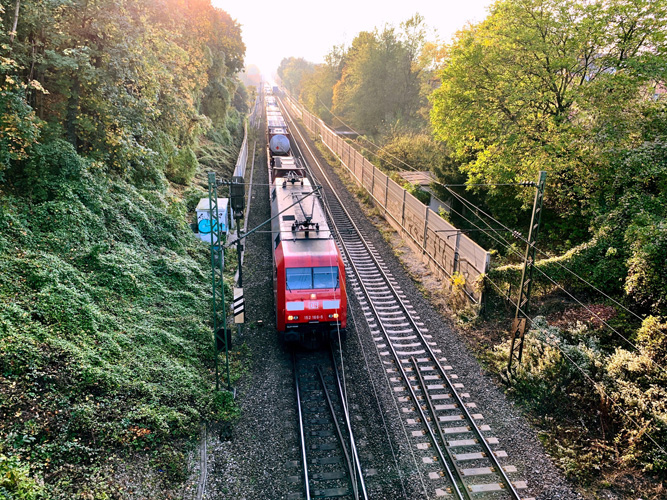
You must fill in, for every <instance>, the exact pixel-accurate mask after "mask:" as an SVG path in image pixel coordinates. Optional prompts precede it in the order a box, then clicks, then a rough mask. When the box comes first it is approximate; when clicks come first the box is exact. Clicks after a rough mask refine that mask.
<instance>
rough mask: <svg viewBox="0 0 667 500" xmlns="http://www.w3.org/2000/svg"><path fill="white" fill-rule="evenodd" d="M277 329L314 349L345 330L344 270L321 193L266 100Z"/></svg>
mask: <svg viewBox="0 0 667 500" xmlns="http://www.w3.org/2000/svg"><path fill="white" fill-rule="evenodd" d="M266 116H267V158H268V162H267V163H268V168H269V179H270V182H271V187H270V197H271V237H272V242H273V243H272V245H271V246H272V253H273V290H274V296H275V305H276V327H277V330H278V335H279V336H280V338H281V340H283V341H284V342H286V343H299V344H301V345H305V346H310V347H312V346H317V345H319V344H320V343H321V342H323V341H329V340H336V339H339V340H343V339H344V338H345V336H346V331H347V330H346V329H347V293H346V289H345V267H344V264H343V259H342V257H341V254H340V251H339V250H338V246H337V245H336V242H335V241H334V239H333V235H332V232H331V229H330V228H329V225H328V223H327V219H326V217H325V213H324V209H323V207H322V200H321V197H320V194H319V189H318V188H317V187H316V186H313V185H312V184H311V182H310V180H309V179H308V177H307V176H306V171H305V168H303V166H302V164H301V162H300V160H299V159H298V158H296V157H294V156H293V155H292V154H291V153H292V147H291V140H290V133H289V129H288V127H287V123H286V121H285V119H284V118H283V115H282V112H281V111H280V108H279V106H278V103H277V101H276V99H275V98H274V97H267V99H266Z"/></svg>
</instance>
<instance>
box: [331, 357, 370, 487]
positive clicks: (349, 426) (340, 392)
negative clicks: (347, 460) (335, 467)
mask: <svg viewBox="0 0 667 500" xmlns="http://www.w3.org/2000/svg"><path fill="white" fill-rule="evenodd" d="M331 362H332V363H333V367H334V374H335V375H336V385H337V387H338V397H339V399H340V401H341V405H342V406H343V414H344V415H345V425H346V426H347V431H348V433H349V434H350V449H351V450H352V456H353V459H354V468H355V472H356V474H357V476H356V477H357V478H358V480H359V484H360V485H361V492H362V494H363V498H364V500H367V499H368V493H367V491H366V483H365V482H364V474H363V471H362V470H361V461H360V460H359V453H358V452H357V444H356V442H355V440H354V433H353V432H352V422H351V421H350V412H349V410H348V407H347V403H346V399H345V393H344V391H343V384H342V383H341V380H340V375H339V374H338V370H337V369H336V361H335V356H334V352H333V347H332V348H331Z"/></svg>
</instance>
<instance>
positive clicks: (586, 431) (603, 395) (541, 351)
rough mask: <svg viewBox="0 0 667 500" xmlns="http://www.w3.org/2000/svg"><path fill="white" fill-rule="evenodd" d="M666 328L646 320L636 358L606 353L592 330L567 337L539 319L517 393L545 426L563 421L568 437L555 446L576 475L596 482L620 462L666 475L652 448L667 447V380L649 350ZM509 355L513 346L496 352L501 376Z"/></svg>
mask: <svg viewBox="0 0 667 500" xmlns="http://www.w3.org/2000/svg"><path fill="white" fill-rule="evenodd" d="M664 329H665V325H664V324H661V323H659V321H658V320H657V319H656V318H648V319H647V320H645V321H644V324H643V325H642V328H641V329H640V333H639V336H640V337H641V338H642V339H643V340H642V341H641V343H640V347H639V351H638V352H635V353H631V352H629V351H626V350H624V349H620V348H616V349H613V350H611V351H610V350H608V349H605V348H604V347H603V346H602V345H601V343H600V341H599V340H598V339H597V338H596V336H595V335H594V334H593V332H591V331H590V330H588V328H586V327H585V326H581V325H580V326H578V327H577V328H575V329H573V330H570V331H560V330H559V329H557V328H555V327H552V326H548V325H547V323H546V321H545V320H544V318H542V317H537V318H535V319H534V321H533V323H532V326H531V329H530V331H529V332H527V333H526V339H525V342H524V351H523V360H522V363H521V364H520V365H515V370H514V372H513V374H512V376H511V378H510V379H509V383H510V388H511V391H512V393H513V394H514V395H515V397H517V398H519V399H520V400H521V401H522V402H523V403H524V404H525V405H526V406H528V407H529V408H531V410H532V411H533V412H534V413H535V414H536V415H538V416H540V417H541V418H542V419H544V422H545V423H549V422H551V425H554V424H556V422H557V427H555V428H553V429H552V433H558V434H561V435H558V436H554V437H555V438H556V439H557V440H558V441H560V445H559V444H557V443H555V442H554V443H553V444H552V446H554V447H555V449H554V450H553V451H554V453H555V454H556V455H557V458H559V460H560V462H561V464H562V465H563V467H564V469H565V470H566V472H568V474H569V475H571V476H573V477H577V478H579V479H580V480H591V479H593V478H594V477H596V476H597V475H598V474H599V471H600V470H602V469H604V468H607V467H610V466H612V465H615V464H616V465H618V464H625V465H629V466H634V467H641V468H644V469H646V470H649V471H653V472H664V471H665V470H666V469H667V460H665V457H664V454H662V453H661V452H660V450H659V449H658V448H657V447H656V446H655V443H654V442H653V441H655V442H657V443H658V444H659V445H661V446H663V447H664V446H665V443H666V442H667V428H666V426H665V419H666V418H667V404H666V401H667V391H666V390H665V387H666V386H665V382H667V377H666V376H665V373H664V370H663V369H662V368H660V365H656V364H654V363H652V362H651V360H650V359H649V357H648V354H649V351H647V350H646V347H645V346H646V345H655V344H653V341H654V340H655V339H657V338H659V337H662V336H663V335H664ZM661 341H662V342H663V343H664V337H663V339H662V340H661ZM508 350H509V345H508V343H507V342H506V343H504V344H501V345H499V346H497V347H496V354H495V358H494V359H495V363H496V365H497V368H498V369H499V370H502V369H503V368H504V367H505V366H506V364H507V352H508ZM652 352H654V353H655V351H652ZM664 360H665V358H664V357H662V358H661V359H660V361H659V364H662V365H664ZM591 382H592V383H591ZM568 448H569V449H568ZM575 464H578V466H575Z"/></svg>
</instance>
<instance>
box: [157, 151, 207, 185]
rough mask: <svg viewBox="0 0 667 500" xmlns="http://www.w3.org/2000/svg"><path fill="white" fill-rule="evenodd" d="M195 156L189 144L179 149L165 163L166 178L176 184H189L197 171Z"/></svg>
mask: <svg viewBox="0 0 667 500" xmlns="http://www.w3.org/2000/svg"><path fill="white" fill-rule="evenodd" d="M198 166H199V163H198V162H197V157H196V156H195V153H194V151H192V148H190V147H189V146H186V147H183V148H181V149H179V151H178V153H176V155H175V156H174V157H173V158H172V159H171V161H170V162H169V164H168V165H167V170H166V171H165V174H166V175H167V179H169V180H170V181H172V182H175V183H176V184H183V185H187V184H189V183H190V182H191V181H192V179H193V178H194V176H195V174H196V173H197V167H198Z"/></svg>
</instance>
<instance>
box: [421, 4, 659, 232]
mask: <svg viewBox="0 0 667 500" xmlns="http://www.w3.org/2000/svg"><path fill="white" fill-rule="evenodd" d="M665 8H666V7H665V4H664V3H663V2H652V1H648V0H612V1H609V2H582V1H577V0H508V1H502V2H499V3H497V4H495V5H494V7H493V8H492V10H491V14H490V16H489V17H488V18H487V19H486V20H485V21H484V22H482V23H480V24H478V25H475V26H470V27H467V28H466V29H464V30H463V31H461V32H460V33H459V35H458V36H457V38H456V40H455V41H454V42H453V43H452V44H451V45H450V46H449V47H448V48H447V58H446V64H445V67H444V69H443V70H442V72H441V80H442V86H441V87H440V88H439V89H438V90H436V91H435V92H434V94H433V96H432V102H433V111H432V114H431V120H432V125H433V128H434V130H435V133H436V134H437V136H438V137H439V138H440V139H442V140H444V141H446V142H447V143H448V144H449V145H450V146H451V147H452V149H453V151H454V153H455V156H456V158H457V159H458V160H459V161H460V162H461V163H462V169H463V171H464V172H465V173H466V174H467V175H468V179H469V181H470V182H471V183H482V182H488V183H506V182H516V181H522V180H533V179H534V178H535V176H536V173H537V171H539V170H546V171H547V172H548V173H549V179H550V182H549V186H550V192H549V193H548V196H547V198H546V200H547V203H548V204H549V206H550V207H551V208H552V209H554V210H555V211H556V213H558V214H560V215H561V216H564V217H570V219H571V220H575V218H578V217H579V216H580V215H581V214H582V212H583V213H585V214H588V215H589V217H590V214H591V213H590V210H589V209H590V208H591V206H592V205H593V204H594V203H593V202H594V201H595V200H596V193H597V192H598V191H597V190H598V188H599V187H600V184H599V182H600V179H601V178H602V177H603V176H604V172H605V169H606V168H607V165H608V157H607V155H608V154H609V152H610V150H611V149H612V146H613V148H614V149H618V147H619V146H621V147H623V146H626V147H632V146H635V145H637V137H638V135H637V129H638V123H639V122H640V121H641V113H642V111H641V110H642V108H643V107H644V106H645V104H646V100H647V93H651V92H652V88H654V87H655V84H656V82H659V81H662V79H663V78H664V76H665V70H666V67H665V65H664V64H662V63H660V61H662V60H663V57H664V49H665V46H664V40H665V32H666V26H665ZM524 193H526V191H525V190H524V191H521V192H519V193H518V196H519V197H523V196H525V198H523V200H524V201H527V200H528V198H529V197H528V195H527V194H524ZM580 220H581V219H580ZM586 220H587V219H583V223H584V224H585V221H586Z"/></svg>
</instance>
